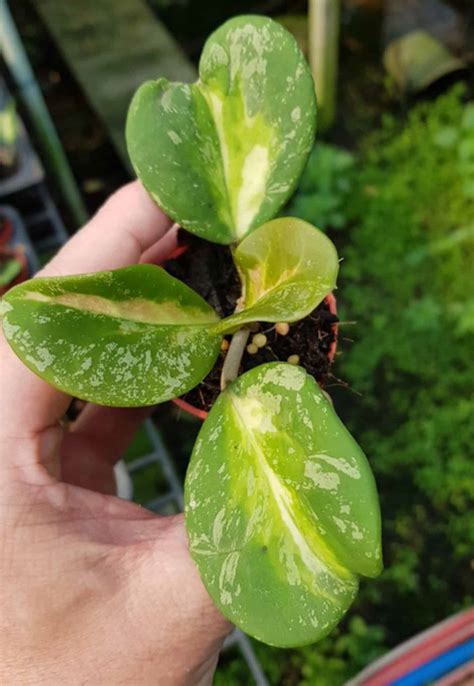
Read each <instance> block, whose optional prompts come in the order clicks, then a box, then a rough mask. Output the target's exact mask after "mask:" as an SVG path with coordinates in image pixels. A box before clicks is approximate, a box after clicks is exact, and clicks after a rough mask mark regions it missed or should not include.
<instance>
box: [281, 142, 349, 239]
mask: <svg viewBox="0 0 474 686" xmlns="http://www.w3.org/2000/svg"><path fill="white" fill-rule="evenodd" d="M354 173H355V158H354V156H353V155H352V154H351V153H349V152H347V151H346V150H342V149H341V148H337V147H336V146H334V145H329V144H327V143H318V144H317V145H316V146H315V147H314V149H313V151H312V153H311V155H310V157H309V160H308V163H307V165H306V169H305V171H304V173H303V176H302V177H301V180H300V183H299V186H298V190H297V192H296V193H295V195H294V196H293V198H292V200H291V202H290V204H289V206H288V207H287V210H286V211H287V212H288V214H290V215H293V214H294V215H295V216H297V217H301V218H302V219H305V220H306V221H309V222H311V223H312V224H314V225H315V226H318V227H319V228H320V229H321V230H323V231H327V230H328V229H342V228H344V227H345V226H346V224H347V219H348V217H347V212H348V208H347V202H348V199H349V194H350V192H351V190H352V189H353V186H354Z"/></svg>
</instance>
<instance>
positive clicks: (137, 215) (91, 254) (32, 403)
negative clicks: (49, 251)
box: [0, 182, 171, 439]
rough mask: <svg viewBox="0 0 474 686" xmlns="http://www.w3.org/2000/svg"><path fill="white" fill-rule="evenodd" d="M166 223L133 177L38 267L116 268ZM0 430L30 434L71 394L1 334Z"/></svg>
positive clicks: (71, 270) (63, 270)
mask: <svg viewBox="0 0 474 686" xmlns="http://www.w3.org/2000/svg"><path fill="white" fill-rule="evenodd" d="M170 226H171V221H170V220H169V219H168V218H167V217H166V216H165V215H164V214H163V213H162V212H161V210H160V209H159V208H158V207H157V206H156V205H155V204H154V203H153V202H152V201H151V199H150V198H149V197H148V195H147V193H146V191H145V190H144V189H143V187H142V186H141V185H140V184H139V183H138V182H134V183H131V184H128V185H127V186H125V187H124V188H122V189H121V190H120V191H118V192H117V193H115V195H113V196H112V197H111V198H110V200H108V201H107V203H106V204H105V205H104V207H103V208H102V209H101V210H100V211H99V212H98V213H97V215H96V216H95V217H94V218H93V219H92V220H91V221H90V222H89V223H88V224H87V225H86V226H85V227H84V228H83V229H82V230H81V231H79V232H78V233H77V234H76V235H75V236H74V237H73V238H72V239H71V240H70V241H69V243H67V245H66V246H65V247H64V248H63V249H62V250H61V251H60V252H59V253H58V255H57V256H56V257H55V258H54V259H53V260H52V261H51V262H50V263H49V265H47V267H46V268H45V269H44V270H43V272H42V275H43V276H59V275H64V274H77V273H84V272H91V271H97V270H107V269H115V268H118V267H123V266H126V265H128V264H133V263H136V262H138V261H139V260H140V257H141V255H142V253H144V252H146V250H148V249H149V248H150V247H151V246H152V245H154V244H155V243H156V242H157V241H158V240H159V239H160V238H161V237H162V236H163V235H164V234H165V232H166V231H167V229H168V228H169V227H170ZM0 369H1V370H2V383H1V390H0V431H2V433H3V436H6V437H8V436H9V437H13V438H15V439H16V438H20V437H28V436H30V437H31V436H34V435H35V434H38V433H39V432H41V431H42V430H43V429H44V428H46V427H48V426H51V425H53V424H55V423H56V422H57V421H58V419H59V418H60V417H62V415H63V414H64V412H65V411H66V409H67V406H68V403H69V401H70V398H69V397H68V396H67V395H65V394H64V393H60V392H59V391H57V390H55V389H53V388H52V387H51V386H49V385H48V384H47V383H46V382H44V381H42V380H41V379H39V378H38V377H36V376H35V375H34V374H33V373H32V372H31V371H29V370H28V369H27V368H26V367H25V366H24V365H23V364H22V363H21V362H20V361H19V359H18V358H17V357H16V356H15V355H14V354H13V352H12V351H11V349H10V348H9V346H8V345H7V343H6V342H5V340H4V338H3V336H0Z"/></svg>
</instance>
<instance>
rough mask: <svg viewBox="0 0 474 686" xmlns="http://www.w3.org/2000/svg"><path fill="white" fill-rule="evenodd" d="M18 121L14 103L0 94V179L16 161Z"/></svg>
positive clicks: (6, 174) (10, 170)
mask: <svg viewBox="0 0 474 686" xmlns="http://www.w3.org/2000/svg"><path fill="white" fill-rule="evenodd" d="M17 137H18V120H17V116H16V107H15V101H14V100H13V98H11V97H9V96H8V97H6V96H5V97H4V96H3V94H2V92H0V177H2V176H8V175H9V174H10V173H11V172H12V171H13V169H14V167H15V163H16V159H17V148H16V140H17Z"/></svg>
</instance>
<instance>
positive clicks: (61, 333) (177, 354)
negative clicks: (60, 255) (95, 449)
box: [1, 265, 220, 407]
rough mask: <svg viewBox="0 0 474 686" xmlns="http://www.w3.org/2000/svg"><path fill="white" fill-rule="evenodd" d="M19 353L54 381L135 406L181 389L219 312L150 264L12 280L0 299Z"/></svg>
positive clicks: (206, 347) (194, 377)
mask: <svg viewBox="0 0 474 686" xmlns="http://www.w3.org/2000/svg"><path fill="white" fill-rule="evenodd" d="M1 314H2V315H3V330H4V333H5V336H6V338H7V340H8V342H9V344H10V345H11V347H12V348H13V350H14V351H15V353H16V354H17V355H18V357H19V358H20V359H21V360H22V361H23V362H24V363H25V364H26V365H27V366H28V367H29V368H30V369H31V370H32V371H33V372H35V374H37V375H38V376H40V377H41V378H43V379H45V380H46V381H47V382H48V383H50V384H51V385H53V386H55V387H56V388H59V389H60V390H62V391H64V392H66V393H68V394H70V395H72V396H76V397H78V398H82V399H84V400H89V401H92V402H95V403H99V404H103V405H110V406H119V407H130V406H132V407H138V406H141V405H153V404H155V403H159V402H163V401H165V400H169V399H170V398H173V397H176V396H178V395H181V394H182V393H185V392H187V391H188V390H190V389H191V388H193V387H194V386H196V385H197V384H198V383H199V382H200V381H201V380H202V379H203V378H204V377H205V376H206V374H208V372H209V371H210V369H211V368H212V366H213V364H214V362H215V360H216V358H217V355H218V353H219V347H220V337H219V336H216V335H213V334H211V333H209V325H210V324H211V323H214V322H215V321H216V320H217V319H218V317H217V315H216V313H215V312H214V310H213V309H212V308H211V307H210V306H209V305H208V304H207V303H206V302H205V301H204V300H203V299H202V298H201V297H200V296H199V295H197V293H195V292H194V291H192V290H191V289H190V288H188V286H185V285H184V284H183V283H181V282H180V281H178V280H177V279H175V278H173V277H172V276H170V275H169V274H167V273H166V272H165V271H164V270H163V269H161V268H160V267H155V266H153V265H135V266H132V267H126V268H124V269H118V270H116V271H110V272H102V273H98V274H85V275H82V276H66V277H62V278H37V279H33V280H31V281H27V282H25V283H23V284H21V285H19V286H17V287H16V288H13V289H12V290H10V291H9V292H8V294H7V295H6V296H5V297H4V299H3V301H2V305H1Z"/></svg>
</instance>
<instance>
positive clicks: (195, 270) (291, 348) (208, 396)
mask: <svg viewBox="0 0 474 686" xmlns="http://www.w3.org/2000/svg"><path fill="white" fill-rule="evenodd" d="M181 234H184V237H183V236H181ZM179 243H180V245H187V246H188V249H187V250H186V251H185V252H184V253H182V254H181V255H180V256H179V257H177V258H176V259H173V260H169V261H168V262H167V263H166V269H167V271H168V272H169V273H170V274H171V275H172V276H175V277H176V278H178V279H180V280H181V281H183V282H184V283H186V284H187V285H188V286H190V287H191V288H192V289H193V290H195V291H196V292H197V293H199V295H201V296H202V297H203V298H204V300H206V301H207V302H208V303H209V304H210V305H211V306H212V307H213V308H214V309H215V310H216V312H217V313H218V314H219V316H220V317H227V316H229V315H231V314H232V313H233V312H234V309H235V304H236V301H237V299H238V298H239V296H240V293H241V285H240V279H239V276H238V273H237V270H236V268H235V265H234V262H233V260H232V255H231V251H230V249H229V248H228V247H227V246H223V245H216V244H215V243H209V242H208V241H205V240H203V239H201V238H198V237H196V236H192V235H190V234H188V233H185V232H180V235H179ZM337 321H338V319H337V317H336V316H335V315H333V314H332V313H331V312H330V311H329V308H328V306H327V304H326V303H325V302H323V303H321V304H320V305H318V307H316V309H314V310H313V311H312V312H311V313H310V314H309V315H308V316H307V317H306V318H305V319H302V320H301V321H299V322H295V323H293V324H290V330H289V333H288V334H287V335H286V336H281V335H279V334H277V333H276V331H275V328H274V325H273V324H270V323H266V322H260V323H258V324H256V325H255V331H253V330H252V333H251V334H250V338H249V343H250V342H251V338H252V335H253V334H254V333H258V332H261V333H264V334H265V335H266V336H267V344H266V345H265V346H264V347H263V348H259V350H258V352H257V353H255V354H254V355H251V354H249V353H248V352H247V351H245V353H244V355H243V357H242V364H241V366H240V372H239V373H241V374H242V373H243V372H245V371H247V370H249V369H252V368H253V367H257V366H258V365H260V364H263V363H264V362H275V361H281V362H286V361H287V360H288V357H289V356H290V355H298V356H299V364H300V365H301V366H302V367H304V368H305V369H306V371H307V372H308V373H309V374H311V375H312V376H314V378H315V379H316V381H318V383H320V384H321V385H324V383H325V382H326V381H327V378H328V374H329V368H330V362H329V359H328V353H329V350H330V348H331V344H332V343H333V341H334V337H335V332H334V324H335V323H337ZM230 338H231V337H230V336H228V337H227V339H228V340H229V341H230ZM224 359H225V352H221V353H220V355H219V358H218V360H217V362H216V364H215V366H214V368H213V369H212V371H211V372H210V373H209V374H208V375H207V376H206V378H205V379H204V380H203V381H202V382H201V383H200V384H199V386H196V388H193V389H192V390H191V391H189V392H188V393H186V394H185V395H184V396H182V398H183V400H186V401H187V402H188V403H190V404H191V405H194V407H197V408H199V409H203V410H209V409H210V408H211V407H212V405H213V404H214V402H215V400H216V399H217V396H218V395H219V393H220V376H221V372H222V366H223V363H224Z"/></svg>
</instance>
